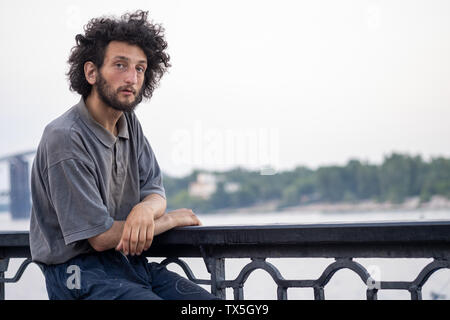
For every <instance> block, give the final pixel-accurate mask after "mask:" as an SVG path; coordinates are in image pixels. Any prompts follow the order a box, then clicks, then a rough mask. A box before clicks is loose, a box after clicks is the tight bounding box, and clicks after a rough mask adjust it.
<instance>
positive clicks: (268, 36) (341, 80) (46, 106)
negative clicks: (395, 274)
mask: <svg viewBox="0 0 450 320" xmlns="http://www.w3.org/2000/svg"><path fill="white" fill-rule="evenodd" d="M136 9H144V10H148V11H149V12H150V16H151V18H152V20H153V21H154V22H157V23H161V24H162V25H163V26H164V28H165V30H166V40H167V41H168V43H169V47H168V53H169V54H170V56H171V61H172V65H173V67H172V68H171V69H170V73H169V74H166V75H165V76H164V77H163V79H162V81H161V84H160V87H159V88H158V89H157V90H156V91H155V93H154V96H153V98H152V100H150V101H148V102H146V103H142V104H141V105H139V106H138V108H137V110H136V113H137V115H138V117H139V119H140V121H141V124H142V126H143V129H144V133H145V134H146V136H147V138H148V140H149V141H150V143H151V145H152V147H153V149H154V151H155V153H156V156H157V159H158V161H159V163H160V166H161V168H162V169H163V171H165V172H166V173H168V174H172V175H184V174H187V173H189V172H190V171H191V170H192V168H204V169H215V170H225V169H229V168H231V167H234V166H237V165H241V166H244V167H247V168H252V169H255V168H261V167H264V166H265V165H267V164H269V165H272V166H273V167H275V168H276V170H288V169H292V168H294V167H295V166H297V165H306V166H309V167H311V168H315V167H317V166H320V165H330V164H339V165H343V164H345V163H346V162H347V161H348V160H349V159H351V158H356V159H360V160H364V161H369V162H372V163H379V162H380V161H381V160H382V159H383V156H384V155H386V154H389V153H391V152H394V151H396V152H403V153H410V154H414V155H415V154H421V155H422V156H423V157H424V158H425V159H429V157H431V156H439V155H443V156H447V157H448V156H450V143H449V142H450V141H449V140H450V139H449V138H450V125H449V124H450V121H449V120H450V40H449V39H450V1H447V0H442V1H437V0H432V1H417V0H408V1H406V0H405V1H398V0H397V1H396V0H391V1H360V0H354V1H337V0H329V1H318V0H311V1H299V0H295V1H282V0H277V1H261V0H258V1H250V0H245V1H243V0H226V1H225V0H223V1H211V0H209V1H207V0H205V1H192V0H190V1H169V0H161V1H148V0H146V1H132V0H128V1H124V2H122V3H121V4H120V3H118V2H117V4H116V2H114V1H78V0H77V1H20V0H15V1H12V2H9V1H1V2H0V37H1V41H2V45H1V51H0V52H1V53H0V54H1V59H0V67H1V70H2V72H1V75H0V79H1V82H0V84H1V85H0V94H1V97H2V100H1V120H2V121H1V126H0V137H1V138H0V157H1V155H4V154H11V153H14V152H21V151H25V150H30V149H35V148H36V147H37V145H38V143H39V140H40V137H41V135H42V131H43V129H44V127H45V125H46V124H47V123H49V122H50V121H51V120H53V119H54V118H56V117H57V116H59V115H61V114H62V113H64V112H65V111H66V110H67V109H69V108H70V107H71V106H73V105H74V104H76V103H77V102H78V101H79V96H78V95H77V94H75V93H72V92H70V91H69V89H68V82H67V79H66V76H65V73H66V72H67V69H68V65H67V63H66V61H67V58H68V56H69V52H70V48H71V47H72V46H73V45H74V44H75V41H74V38H75V35H76V34H77V33H80V32H82V31H83V26H84V25H85V24H86V23H87V22H88V20H89V19H91V18H93V17H98V16H101V15H116V16H117V15H121V14H122V13H124V12H126V11H134V10H136Z"/></svg>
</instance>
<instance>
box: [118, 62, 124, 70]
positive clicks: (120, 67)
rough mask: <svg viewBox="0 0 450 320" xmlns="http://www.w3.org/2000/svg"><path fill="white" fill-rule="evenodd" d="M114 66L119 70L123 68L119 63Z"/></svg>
mask: <svg viewBox="0 0 450 320" xmlns="http://www.w3.org/2000/svg"><path fill="white" fill-rule="evenodd" d="M116 66H117V67H118V68H119V69H123V68H124V65H123V64H121V63H116Z"/></svg>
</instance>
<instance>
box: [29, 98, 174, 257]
mask: <svg viewBox="0 0 450 320" xmlns="http://www.w3.org/2000/svg"><path fill="white" fill-rule="evenodd" d="M152 193H156V194H159V195H161V196H162V197H164V198H165V197H166V196H165V191H164V187H163V181H162V174H161V170H160V168H159V165H158V162H157V161H156V157H155V154H154V153H153V150H152V148H151V146H150V144H149V142H148V141H147V139H146V138H145V136H144V134H143V132H142V128H141V125H140V123H139V121H138V119H137V118H136V115H135V114H134V113H133V112H131V113H124V114H123V115H122V117H121V118H120V119H119V121H118V136H117V137H115V136H114V135H112V134H111V133H110V132H108V131H107V130H106V129H105V128H104V127H103V126H101V125H100V124H99V123H98V122H96V121H95V120H94V118H92V116H91V115H90V113H89V111H88V109H87V108H86V105H85V103H84V100H83V98H81V99H80V102H79V103H78V104H76V105H75V106H73V107H72V108H70V109H69V110H68V111H67V112H65V113H64V114H63V115H62V116H60V117H59V118H57V119H55V120H54V121H52V122H51V123H50V124H49V125H47V127H46V128H45V130H44V133H43V135H42V138H41V141H40V143H39V147H38V150H37V153H36V157H35V159H34V162H33V167H32V172H31V194H32V211H31V220H30V247H31V256H32V259H33V261H35V262H41V263H45V264H58V263H63V262H66V261H67V260H69V259H70V258H72V257H75V256H77V255H79V254H82V253H87V252H93V251H94V249H93V248H92V247H91V246H90V244H89V242H88V240H87V239H88V238H91V237H94V236H96V235H99V234H101V233H103V232H105V231H107V230H108V229H109V228H111V226H112V224H113V221H114V220H119V221H120V220H126V218H127V216H128V214H129V213H130V211H131V209H132V208H133V206H135V205H136V204H137V203H139V202H140V201H142V200H143V199H144V198H145V197H146V196H148V195H149V194H152Z"/></svg>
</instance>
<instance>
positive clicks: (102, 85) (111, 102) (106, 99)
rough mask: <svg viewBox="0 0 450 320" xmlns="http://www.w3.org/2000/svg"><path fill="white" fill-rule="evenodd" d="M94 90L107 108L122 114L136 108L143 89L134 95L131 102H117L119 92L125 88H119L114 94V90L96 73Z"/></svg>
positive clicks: (140, 99)
mask: <svg viewBox="0 0 450 320" xmlns="http://www.w3.org/2000/svg"><path fill="white" fill-rule="evenodd" d="M96 88H97V92H98V95H99V97H100V99H101V100H102V101H103V103H104V104H106V105H107V106H109V107H111V108H113V109H115V110H118V111H123V112H132V111H134V109H135V108H136V106H137V105H138V104H139V103H140V102H141V101H142V97H143V92H144V90H143V89H144V87H143V86H142V88H141V90H140V91H139V92H138V93H137V94H135V98H134V100H133V101H131V102H127V101H125V102H123V101H120V100H119V94H120V91H121V90H124V89H125V88H126V87H120V88H118V89H117V91H116V92H114V89H113V88H111V86H110V85H109V84H108V82H107V81H106V80H105V78H103V76H102V75H101V73H100V72H99V73H98V82H97V83H96Z"/></svg>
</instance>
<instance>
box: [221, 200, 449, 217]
mask: <svg viewBox="0 0 450 320" xmlns="http://www.w3.org/2000/svg"><path fill="white" fill-rule="evenodd" d="M398 210H408V211H410V210H450V199H447V198H446V197H442V196H433V197H432V198H431V200H430V201H428V202H424V203H421V202H420V199H419V197H412V198H408V199H406V200H405V201H404V202H403V203H391V202H377V201H374V200H367V201H359V202H339V203H323V202H320V203H310V204H304V205H299V206H292V207H284V208H280V207H279V201H276V200H274V201H267V202H261V203H259V204H256V205H253V206H249V207H242V208H228V209H220V210H216V211H214V213H252V212H255V213H262V212H275V211H277V212H312V211H314V212H335V213H338V212H373V211H398Z"/></svg>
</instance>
